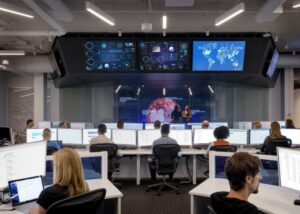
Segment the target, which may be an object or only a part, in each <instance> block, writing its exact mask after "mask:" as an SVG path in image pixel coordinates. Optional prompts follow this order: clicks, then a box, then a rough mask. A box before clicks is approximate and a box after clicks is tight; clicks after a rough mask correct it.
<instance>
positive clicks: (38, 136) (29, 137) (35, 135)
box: [26, 129, 57, 143]
mask: <svg viewBox="0 0 300 214" xmlns="http://www.w3.org/2000/svg"><path fill="white" fill-rule="evenodd" d="M43 131H44V129H26V141H27V143H31V142H36V141H41V140H43ZM50 131H51V138H50V140H57V129H50Z"/></svg>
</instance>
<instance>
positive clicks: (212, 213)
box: [206, 205, 217, 214]
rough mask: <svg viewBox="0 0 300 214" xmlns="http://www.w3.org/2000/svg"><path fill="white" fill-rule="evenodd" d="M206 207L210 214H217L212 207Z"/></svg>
mask: <svg viewBox="0 0 300 214" xmlns="http://www.w3.org/2000/svg"><path fill="white" fill-rule="evenodd" d="M206 207H207V209H208V214H217V213H216V211H215V210H214V208H212V206H210V205H207V206H206Z"/></svg>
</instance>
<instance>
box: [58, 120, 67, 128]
mask: <svg viewBox="0 0 300 214" xmlns="http://www.w3.org/2000/svg"><path fill="white" fill-rule="evenodd" d="M59 128H60V129H67V128H68V124H67V122H65V121H62V122H60V123H59Z"/></svg>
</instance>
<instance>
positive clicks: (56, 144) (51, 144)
mask: <svg viewBox="0 0 300 214" xmlns="http://www.w3.org/2000/svg"><path fill="white" fill-rule="evenodd" d="M62 147H63V144H62V141H60V140H48V141H47V150H48V149H51V148H53V149H55V150H60V149H62Z"/></svg>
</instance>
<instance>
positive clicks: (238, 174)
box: [211, 152, 262, 214]
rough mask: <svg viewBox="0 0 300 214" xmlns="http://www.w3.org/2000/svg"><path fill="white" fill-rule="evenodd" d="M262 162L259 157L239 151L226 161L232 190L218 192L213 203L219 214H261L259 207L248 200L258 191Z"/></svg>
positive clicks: (214, 195) (213, 195) (212, 199)
mask: <svg viewBox="0 0 300 214" xmlns="http://www.w3.org/2000/svg"><path fill="white" fill-rule="evenodd" d="M260 168H261V163H260V160H259V159H258V157H256V156H253V155H250V154H249V153H247V152H237V153H235V154H234V155H233V156H232V157H230V158H229V159H228V160H227V161H226V165H225V173H226V176H227V179H228V180H229V185H230V192H229V193H228V192H216V193H213V194H212V195H211V203H212V206H213V208H214V210H215V211H216V213H218V214H228V213H230V214H259V213H262V212H260V211H259V210H258V208H257V207H256V206H255V205H253V204H251V203H249V202H248V198H249V196H250V195H251V194H252V193H254V194H255V193H257V192H258V186H259V182H260V181H261V180H262V176H261V174H260Z"/></svg>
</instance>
